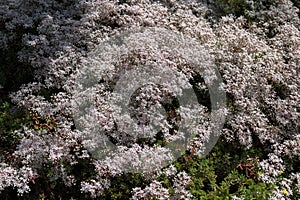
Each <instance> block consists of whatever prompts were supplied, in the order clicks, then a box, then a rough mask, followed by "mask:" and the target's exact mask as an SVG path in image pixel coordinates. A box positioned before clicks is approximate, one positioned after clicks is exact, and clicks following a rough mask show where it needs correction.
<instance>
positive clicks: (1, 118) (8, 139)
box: [0, 99, 25, 151]
mask: <svg viewBox="0 0 300 200" xmlns="http://www.w3.org/2000/svg"><path fill="white" fill-rule="evenodd" d="M12 109H13V108H12V105H11V104H10V103H9V102H8V101H4V100H2V99H0V136H1V137H0V147H1V149H0V151H2V150H3V149H5V148H9V147H11V146H14V145H15V144H16V143H17V142H18V141H19V139H20V138H19V137H18V136H17V135H16V134H14V130H17V129H19V128H20V127H21V124H22V123H24V122H25V118H24V112H23V111H22V110H17V109H16V110H15V111H13V110H12Z"/></svg>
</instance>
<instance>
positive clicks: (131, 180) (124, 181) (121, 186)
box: [100, 173, 149, 200]
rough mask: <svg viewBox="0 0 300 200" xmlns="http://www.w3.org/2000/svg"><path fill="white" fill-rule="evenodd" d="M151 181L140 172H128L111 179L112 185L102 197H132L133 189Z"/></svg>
mask: <svg viewBox="0 0 300 200" xmlns="http://www.w3.org/2000/svg"><path fill="white" fill-rule="evenodd" d="M148 184H149V181H147V180H146V179H145V177H144V176H143V174H140V173H127V174H122V175H120V176H116V177H114V178H112V179H111V187H110V188H109V189H107V190H106V191H105V192H104V194H103V195H102V196H101V198H100V199H114V200H117V199H130V198H131V196H132V193H131V190H132V189H133V188H135V187H141V186H146V185H148Z"/></svg>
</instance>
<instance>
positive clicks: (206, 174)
mask: <svg viewBox="0 0 300 200" xmlns="http://www.w3.org/2000/svg"><path fill="white" fill-rule="evenodd" d="M229 145H230V144H229V143H227V142H225V141H222V139H220V141H219V142H218V143H217V145H216V146H215V148H214V149H213V151H212V152H211V153H210V154H209V155H208V156H206V157H204V158H200V157H198V156H196V155H191V154H188V153H187V154H186V155H184V156H182V157H181V158H179V159H178V160H177V161H175V162H174V165H175V167H176V168H177V169H178V170H179V171H182V170H184V171H186V172H187V173H188V175H189V176H190V177H191V178H192V183H191V184H190V185H189V187H188V190H189V191H190V192H191V194H192V195H193V199H204V200H210V199H216V200H217V199H231V198H232V197H233V196H237V197H243V198H245V199H268V197H270V191H271V189H272V188H273V187H274V186H273V185H272V184H265V183H263V182H262V181H259V179H258V176H259V173H260V172H259V169H258V164H257V162H258V158H255V157H254V156H255V155H256V156H259V155H260V153H259V151H258V150H256V149H255V148H251V149H248V150H246V149H240V150H239V151H236V149H235V148H232V147H230V146H229ZM250 156H251V157H250ZM159 181H161V182H162V183H163V184H164V186H165V187H167V188H169V189H170V191H171V193H172V189H171V186H172V185H171V180H170V179H169V178H168V177H166V176H165V175H162V176H160V177H159Z"/></svg>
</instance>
